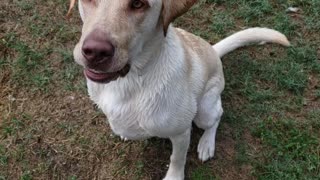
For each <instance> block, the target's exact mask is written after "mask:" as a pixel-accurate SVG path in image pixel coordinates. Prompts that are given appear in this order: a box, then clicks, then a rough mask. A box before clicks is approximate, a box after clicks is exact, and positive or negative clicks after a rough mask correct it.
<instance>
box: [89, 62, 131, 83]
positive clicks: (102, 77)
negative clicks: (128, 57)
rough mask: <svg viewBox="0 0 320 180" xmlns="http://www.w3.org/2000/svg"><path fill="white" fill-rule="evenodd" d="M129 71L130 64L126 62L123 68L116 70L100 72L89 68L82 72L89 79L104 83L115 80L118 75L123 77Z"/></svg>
mask: <svg viewBox="0 0 320 180" xmlns="http://www.w3.org/2000/svg"><path fill="white" fill-rule="evenodd" d="M129 71H130V65H129V64H127V65H126V66H125V67H124V68H122V69H121V70H120V71H117V72H112V73H101V72H95V71H94V70H91V69H85V70H84V74H85V76H86V77H87V78H89V79H90V80H91V81H94V82H97V83H103V84H106V83H109V82H111V81H115V80H117V79H118V78H120V77H125V76H126V75H127V74H128V73H129Z"/></svg>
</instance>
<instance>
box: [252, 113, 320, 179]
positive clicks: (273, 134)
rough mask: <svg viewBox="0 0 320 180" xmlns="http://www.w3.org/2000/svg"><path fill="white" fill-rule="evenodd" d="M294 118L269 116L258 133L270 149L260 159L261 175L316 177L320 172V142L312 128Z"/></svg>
mask: <svg viewBox="0 0 320 180" xmlns="http://www.w3.org/2000/svg"><path fill="white" fill-rule="evenodd" d="M305 126H306V125H304V127H300V126H299V125H298V124H297V123H295V122H294V120H277V121H275V120H274V119H272V118H269V119H268V120H266V121H262V122H261V124H260V125H259V127H258V128H257V129H255V132H254V134H255V135H256V136H258V137H259V138H260V139H261V140H262V142H263V143H264V144H265V145H268V146H269V147H270V149H269V150H268V151H266V152H265V153H264V159H265V160H266V161H267V163H265V164H262V163H258V169H259V173H258V174H257V176H258V177H259V179H315V178H317V177H319V173H320V164H319V162H320V161H319V160H320V156H319V155H320V154H319V152H320V144H319V141H318V140H317V137H315V136H314V135H313V134H312V133H310V132H309V131H308V128H307V127H305Z"/></svg>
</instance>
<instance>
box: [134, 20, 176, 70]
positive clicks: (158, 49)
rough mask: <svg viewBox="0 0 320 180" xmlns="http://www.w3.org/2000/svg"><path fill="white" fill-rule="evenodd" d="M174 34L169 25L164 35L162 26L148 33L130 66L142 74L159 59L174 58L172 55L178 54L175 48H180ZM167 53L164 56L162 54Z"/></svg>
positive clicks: (172, 28)
mask: <svg viewBox="0 0 320 180" xmlns="http://www.w3.org/2000/svg"><path fill="white" fill-rule="evenodd" d="M176 38H177V36H176V32H175V29H174V27H173V26H170V27H169V29H168V32H167V34H166V36H164V32H163V30H162V28H160V29H158V30H157V31H156V33H153V34H152V35H150V37H149V38H148V40H147V41H146V42H145V43H144V45H143V46H142V47H141V51H140V53H139V54H137V56H135V57H134V59H133V61H132V66H133V68H135V70H136V71H137V72H138V74H140V75H143V74H145V73H147V72H148V71H149V70H150V67H156V66H157V64H159V63H161V62H160V61H168V60H175V59H173V57H174V56H171V54H172V53H174V55H175V56H176V55H179V54H177V53H179V51H178V50H177V49H180V48H181V45H180V44H179V43H177V42H179V41H178V40H177V39H176ZM166 55H168V56H167V57H166V58H164V56H166ZM170 58H171V59H170Z"/></svg>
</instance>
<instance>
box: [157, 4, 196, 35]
mask: <svg viewBox="0 0 320 180" xmlns="http://www.w3.org/2000/svg"><path fill="white" fill-rule="evenodd" d="M197 1H198V0H162V2H163V4H162V21H163V30H164V35H165V36H166V35H167V31H168V28H169V25H170V23H171V22H173V21H174V20H175V19H176V18H177V17H179V16H181V15H182V14H184V13H185V12H187V11H188V10H189V9H190V8H191V7H192V6H193V5H194V4H195V3H196V2H197Z"/></svg>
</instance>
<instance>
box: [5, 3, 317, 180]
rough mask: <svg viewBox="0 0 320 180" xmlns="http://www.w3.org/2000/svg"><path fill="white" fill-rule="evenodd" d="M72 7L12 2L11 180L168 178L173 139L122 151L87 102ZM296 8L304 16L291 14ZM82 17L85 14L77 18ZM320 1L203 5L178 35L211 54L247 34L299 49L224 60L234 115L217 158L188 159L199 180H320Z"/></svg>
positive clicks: (8, 54) (227, 103)
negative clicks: (213, 46)
mask: <svg viewBox="0 0 320 180" xmlns="http://www.w3.org/2000/svg"><path fill="white" fill-rule="evenodd" d="M67 6H68V1H67V0H56V1H36V0H13V1H9V0H2V1H1V2H0V180H3V179H22V180H30V179H70V180H76V179H137V180H140V179H161V178H162V177H163V176H164V175H165V172H166V170H167V164H168V163H169V156H170V153H171V145H170V142H169V141H168V140H163V139H150V140H147V141H137V142H132V141H129V142H121V141H120V139H119V138H118V137H115V136H113V134H112V132H111V130H110V127H109V126H108V124H107V123H106V121H105V120H106V118H105V116H104V115H103V114H102V113H101V112H100V111H99V110H98V109H97V108H96V107H95V106H94V105H93V103H92V102H91V101H90V100H89V99H88V96H87V94H86V86H85V82H84V78H83V76H82V73H81V68H80V67H78V66H77V65H76V64H75V63H74V62H73V58H72V50H73V46H74V45H75V43H76V42H77V40H78V38H79V37H80V31H81V22H80V19H79V17H78V14H76V12H74V15H73V17H72V18H71V19H70V20H66V19H65V14H66V10H67V8H68V7H67ZM290 6H294V7H299V8H300V11H298V13H288V12H286V9H287V8H288V7H290ZM75 11H76V10H75ZM319 19H320V1H319V0H279V1H271V0H269V1H268V0H228V1H227V0H226V1H224V0H201V1H200V3H198V4H197V5H196V6H195V7H194V8H193V9H192V11H190V12H189V13H188V14H187V15H185V16H183V17H182V18H180V19H179V20H178V21H177V22H176V25H177V26H179V27H183V28H184V29H187V30H188V31H191V32H193V33H195V34H197V35H200V36H201V37H203V38H205V39H207V40H208V41H209V42H211V43H215V42H217V41H219V40H220V39H222V38H223V37H226V36H228V35H230V34H231V33H233V32H236V31H238V30H241V29H243V28H245V27H253V26H263V27H270V28H275V29H277V30H279V31H281V32H283V33H285V34H286V35H287V36H288V38H289V39H290V41H291V42H292V45H293V46H292V47H290V48H283V47H280V46H278V45H264V46H253V47H249V48H243V49H241V50H238V51H235V52H233V53H231V54H229V55H227V56H225V57H224V58H223V62H224V68H225V75H226V83H227V84H226V90H225V91H224V94H223V100H224V101H223V102H224V109H225V114H224V116H223V120H222V123H221V126H220V127H219V132H218V135H217V147H216V155H215V158H214V159H213V160H211V161H209V162H207V163H204V164H203V163H201V162H200V161H199V160H198V159H197V153H196V147H197V142H198V140H199V138H200V136H201V133H202V132H201V130H199V129H197V128H195V129H194V131H193V136H192V145H191V147H190V151H189V154H188V162H187V167H186V173H187V178H188V179H193V180H208V179H223V180H225V179H227V180H228V179H230V180H233V179H281V180H282V179H288V180H294V179H319V177H320V143H319V142H320V133H319V132H320V108H319V107H320V85H319V80H320V60H319V57H320V48H319V44H320V36H319V32H320V21H319Z"/></svg>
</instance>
